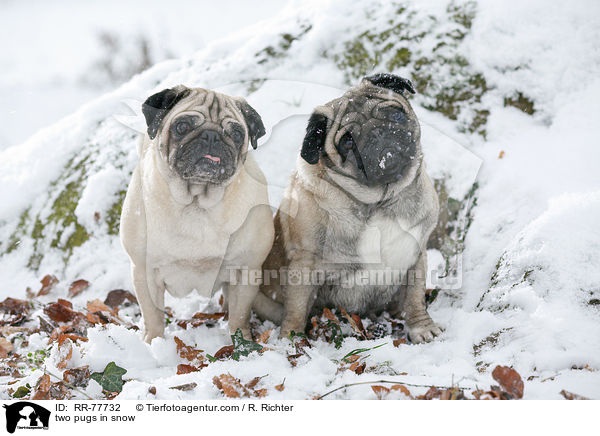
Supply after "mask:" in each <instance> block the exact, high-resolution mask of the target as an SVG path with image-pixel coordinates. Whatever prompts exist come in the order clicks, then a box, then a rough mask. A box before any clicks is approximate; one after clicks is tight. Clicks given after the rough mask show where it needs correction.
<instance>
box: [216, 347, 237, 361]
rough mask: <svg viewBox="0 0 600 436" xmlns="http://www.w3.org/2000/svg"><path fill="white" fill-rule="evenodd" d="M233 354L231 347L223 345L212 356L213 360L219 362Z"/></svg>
mask: <svg viewBox="0 0 600 436" xmlns="http://www.w3.org/2000/svg"><path fill="white" fill-rule="evenodd" d="M232 354H233V345H225V346H224V347H221V348H220V349H219V350H218V351H217V352H216V353H215V355H214V359H216V360H221V359H227V358H229V357H231V355H232Z"/></svg>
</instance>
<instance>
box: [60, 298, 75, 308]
mask: <svg viewBox="0 0 600 436" xmlns="http://www.w3.org/2000/svg"><path fill="white" fill-rule="evenodd" d="M56 302H57V303H58V304H62V305H63V306H65V307H66V308H67V309H73V303H71V302H70V301H69V300H63V299H62V298H59V299H58V300H56Z"/></svg>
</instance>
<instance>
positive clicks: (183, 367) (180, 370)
mask: <svg viewBox="0 0 600 436" xmlns="http://www.w3.org/2000/svg"><path fill="white" fill-rule="evenodd" d="M207 366H208V365H207V364H206V363H201V364H200V366H194V365H187V364H185V363H180V364H179V365H177V375H181V374H189V373H190V372H198V371H200V370H201V369H202V368H205V367H207Z"/></svg>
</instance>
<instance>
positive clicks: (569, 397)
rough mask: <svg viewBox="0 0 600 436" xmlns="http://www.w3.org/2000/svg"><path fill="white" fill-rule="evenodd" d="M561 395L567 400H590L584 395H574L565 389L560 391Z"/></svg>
mask: <svg viewBox="0 0 600 436" xmlns="http://www.w3.org/2000/svg"><path fill="white" fill-rule="evenodd" d="M560 394H561V395H562V396H563V397H565V399H566V400H589V398H587V397H584V396H583V395H578V394H574V393H573V392H569V391H565V390H564V389H563V390H562V391H560Z"/></svg>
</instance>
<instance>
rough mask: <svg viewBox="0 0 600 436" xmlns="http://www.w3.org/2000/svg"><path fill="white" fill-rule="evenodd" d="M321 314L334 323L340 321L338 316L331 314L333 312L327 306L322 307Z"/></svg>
mask: <svg viewBox="0 0 600 436" xmlns="http://www.w3.org/2000/svg"><path fill="white" fill-rule="evenodd" d="M323 316H324V317H325V318H327V319H328V320H330V321H333V322H334V323H336V324H339V323H340V320H339V319H338V317H337V316H335V315H334V314H333V312H332V311H331V310H330V309H328V308H327V307H326V308H324V309H323Z"/></svg>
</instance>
